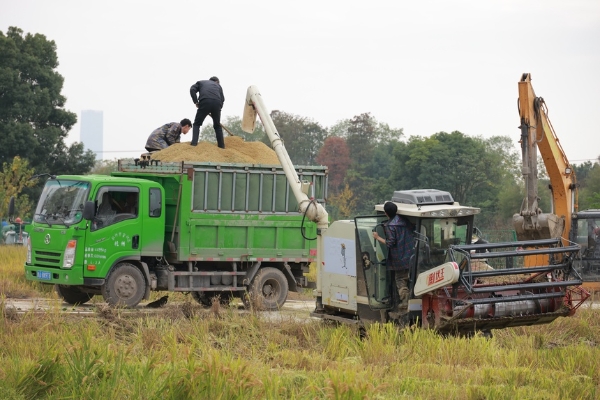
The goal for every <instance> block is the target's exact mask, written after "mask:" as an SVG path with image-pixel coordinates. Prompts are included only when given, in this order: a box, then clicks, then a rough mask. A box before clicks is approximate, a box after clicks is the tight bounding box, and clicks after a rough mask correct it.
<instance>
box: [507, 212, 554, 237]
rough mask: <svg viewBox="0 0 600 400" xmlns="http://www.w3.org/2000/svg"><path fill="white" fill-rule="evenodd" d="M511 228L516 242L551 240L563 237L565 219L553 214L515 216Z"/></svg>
mask: <svg viewBox="0 0 600 400" xmlns="http://www.w3.org/2000/svg"><path fill="white" fill-rule="evenodd" d="M513 226H514V228H515V231H516V232H517V240H538V239H553V238H558V237H561V236H563V230H564V228H565V219H564V218H561V217H559V216H557V215H554V214H543V213H542V214H538V215H535V216H532V217H523V216H522V215H519V214H515V215H514V216H513Z"/></svg>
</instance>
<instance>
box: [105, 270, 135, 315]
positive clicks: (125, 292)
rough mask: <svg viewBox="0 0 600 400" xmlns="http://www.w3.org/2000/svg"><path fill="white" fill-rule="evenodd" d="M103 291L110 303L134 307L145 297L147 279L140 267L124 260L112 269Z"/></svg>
mask: <svg viewBox="0 0 600 400" xmlns="http://www.w3.org/2000/svg"><path fill="white" fill-rule="evenodd" d="M101 291H102V296H103V297H104V300H105V301H106V302H107V303H108V304H109V305H111V306H118V307H126V308H133V307H135V306H137V305H138V304H139V302H140V301H142V298H144V293H145V292H146V280H145V279H144V275H142V271H140V269H139V268H137V267H136V266H135V265H133V264H130V263H127V262H124V263H120V264H117V266H115V267H114V268H113V269H112V270H111V271H110V273H109V274H108V278H107V279H106V282H105V283H104V285H102V289H101Z"/></svg>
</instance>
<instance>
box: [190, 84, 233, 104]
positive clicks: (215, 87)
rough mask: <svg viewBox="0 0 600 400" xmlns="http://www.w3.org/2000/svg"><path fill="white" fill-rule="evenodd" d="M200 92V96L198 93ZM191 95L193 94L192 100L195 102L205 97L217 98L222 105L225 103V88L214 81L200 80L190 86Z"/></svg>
mask: <svg viewBox="0 0 600 400" xmlns="http://www.w3.org/2000/svg"><path fill="white" fill-rule="evenodd" d="M197 93H199V94H200V95H199V96H196V94H197ZM190 95H191V96H192V100H193V101H194V104H196V103H198V102H200V101H202V100H204V99H212V100H217V101H219V102H220V103H221V107H223V103H225V96H224V95H223V88H221V85H219V84H218V83H217V82H214V81H198V82H196V83H195V84H193V85H192V87H191V88H190Z"/></svg>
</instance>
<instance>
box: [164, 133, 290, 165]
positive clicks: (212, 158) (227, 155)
mask: <svg viewBox="0 0 600 400" xmlns="http://www.w3.org/2000/svg"><path fill="white" fill-rule="evenodd" d="M152 159H153V160H160V161H165V162H172V161H202V162H217V163H219V162H223V163H247V164H268V165H272V164H280V163H279V159H278V158H277V154H275V151H273V149H271V148H270V147H268V146H267V145H266V144H264V143H262V142H245V141H244V139H242V138H241V137H237V136H228V137H225V148H224V149H220V148H219V147H218V146H217V145H216V144H214V143H210V142H198V146H195V147H194V146H191V145H190V143H189V142H184V143H175V144H174V145H172V146H169V147H167V148H166V149H162V150H161V151H157V152H154V153H152Z"/></svg>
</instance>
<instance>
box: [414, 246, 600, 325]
mask: <svg viewBox="0 0 600 400" xmlns="http://www.w3.org/2000/svg"><path fill="white" fill-rule="evenodd" d="M578 251H579V245H570V246H563V244H562V241H561V240H560V239H547V240H536V241H518V242H505V243H484V244H472V245H456V246H451V247H450V253H451V259H452V260H453V261H454V262H456V263H457V264H458V266H459V269H460V277H459V279H458V281H457V282H456V283H454V284H452V285H451V286H447V287H445V288H443V289H441V290H435V291H431V292H430V293H427V294H424V295H423V296H422V305H423V310H422V313H423V326H424V327H428V328H432V329H435V330H437V331H439V332H441V333H449V334H468V333H472V332H474V331H477V330H481V331H486V330H490V329H500V328H508V327H515V326H524V325H536V324H546V323H549V322H551V321H553V320H554V319H556V318H558V317H563V316H569V315H573V314H574V313H575V310H576V309H577V308H578V307H579V306H581V304H582V303H583V302H584V301H585V300H586V299H587V298H588V297H589V295H590V294H589V293H588V292H587V291H586V290H584V289H583V288H582V287H581V286H580V285H581V284H582V279H581V276H580V275H579V274H578V273H577V271H575V269H574V268H573V259H574V257H575V255H576V254H577V252H578ZM532 256H535V257H538V259H540V260H545V262H543V263H540V265H537V266H535V267H524V266H523V265H524V264H523V259H524V258H525V257H532ZM509 261H510V262H509ZM492 265H494V267H492Z"/></svg>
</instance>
